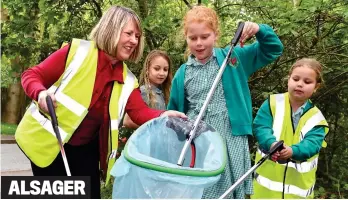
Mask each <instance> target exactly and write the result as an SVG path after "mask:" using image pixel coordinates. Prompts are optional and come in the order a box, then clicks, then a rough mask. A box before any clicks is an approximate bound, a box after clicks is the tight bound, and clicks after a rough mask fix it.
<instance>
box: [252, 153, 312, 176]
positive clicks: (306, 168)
mask: <svg viewBox="0 0 348 200" xmlns="http://www.w3.org/2000/svg"><path fill="white" fill-rule="evenodd" d="M257 153H259V154H260V155H261V157H264V156H266V154H264V153H263V152H262V151H261V150H260V149H257ZM278 164H279V165H283V166H284V167H285V166H286V163H284V164H280V163H278ZM317 166H318V157H316V158H314V159H313V160H310V161H306V162H293V161H290V162H288V167H291V168H293V169H295V170H296V171H297V172H299V173H307V172H310V171H312V170H313V169H314V168H316V167H317Z"/></svg>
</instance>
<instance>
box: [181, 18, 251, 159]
mask: <svg viewBox="0 0 348 200" xmlns="http://www.w3.org/2000/svg"><path fill="white" fill-rule="evenodd" d="M243 28H244V22H239V24H238V28H237V31H236V33H235V34H234V37H233V39H232V41H231V48H230V50H229V51H228V53H227V55H226V58H225V60H224V62H223V63H222V66H221V67H220V70H219V72H218V74H217V76H216V78H215V80H214V82H213V85H212V87H211V88H210V90H209V92H208V94H207V97H206V99H205V101H204V104H203V107H202V108H201V110H200V112H199V114H198V116H197V118H196V121H195V123H194V124H193V128H192V130H191V132H190V134H189V137H188V138H187V139H186V142H185V144H184V147H183V149H182V151H181V154H180V156H179V160H178V163H177V165H179V166H182V164H183V162H184V158H185V154H186V152H187V150H188V147H189V146H190V145H191V143H192V140H193V139H194V138H195V134H196V129H197V127H198V124H199V122H200V121H201V119H202V117H203V114H204V113H205V110H206V109H207V106H208V104H209V102H210V99H211V97H212V96H213V94H214V92H215V89H216V86H217V85H218V83H219V81H220V79H221V76H222V74H223V72H224V71H225V68H226V66H227V63H228V62H229V60H230V56H231V54H232V51H233V48H234V47H235V46H236V45H237V43H238V41H239V39H240V36H241V35H242V31H243Z"/></svg>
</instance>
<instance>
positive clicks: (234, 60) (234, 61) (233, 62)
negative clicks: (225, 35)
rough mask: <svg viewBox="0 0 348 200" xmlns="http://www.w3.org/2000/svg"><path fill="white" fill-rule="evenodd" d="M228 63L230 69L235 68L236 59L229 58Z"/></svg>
mask: <svg viewBox="0 0 348 200" xmlns="http://www.w3.org/2000/svg"><path fill="white" fill-rule="evenodd" d="M229 63H230V65H231V66H232V67H237V58H236V57H234V58H229Z"/></svg>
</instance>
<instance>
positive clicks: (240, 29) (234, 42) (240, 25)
mask: <svg viewBox="0 0 348 200" xmlns="http://www.w3.org/2000/svg"><path fill="white" fill-rule="evenodd" d="M243 28H244V22H239V23H238V28H237V31H236V33H235V34H234V37H233V39H232V40H231V45H232V46H236V45H237V43H238V41H239V39H240V36H241V35H242V33H243Z"/></svg>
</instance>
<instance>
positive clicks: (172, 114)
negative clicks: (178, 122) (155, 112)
mask: <svg viewBox="0 0 348 200" xmlns="http://www.w3.org/2000/svg"><path fill="white" fill-rule="evenodd" d="M160 116H161V117H165V116H170V117H181V118H184V119H187V116H186V115H185V114H184V113H182V112H178V111H175V110H167V111H165V112H163V113H162V114H161V115H160Z"/></svg>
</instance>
